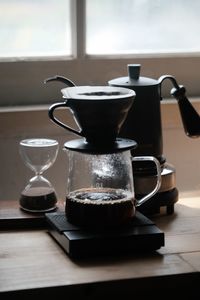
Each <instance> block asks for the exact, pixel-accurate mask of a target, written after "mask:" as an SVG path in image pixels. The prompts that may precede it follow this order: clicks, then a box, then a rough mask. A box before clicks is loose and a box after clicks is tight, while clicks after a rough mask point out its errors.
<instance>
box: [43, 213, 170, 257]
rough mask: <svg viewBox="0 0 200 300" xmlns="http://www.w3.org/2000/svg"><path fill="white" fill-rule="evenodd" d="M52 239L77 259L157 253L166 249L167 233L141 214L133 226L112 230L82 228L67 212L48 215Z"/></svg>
mask: <svg viewBox="0 0 200 300" xmlns="http://www.w3.org/2000/svg"><path fill="white" fill-rule="evenodd" d="M45 217H46V219H47V223H48V225H49V228H48V231H49V233H50V235H51V236H52V237H53V238H54V239H55V240H56V241H57V242H58V244H59V245H60V246H61V247H62V248H63V249H64V250H65V252H66V253H67V254H68V255H69V256H70V257H73V258H77V257H87V256H94V255H109V254H112V255H114V254H117V253H118V254H122V253H127V252H129V253H131V252H147V251H154V250H157V249H159V248H160V247H162V246H164V243H165V241H164V233H163V232H162V231H161V230H160V229H159V228H158V227H156V225H155V224H154V223H153V222H152V221H151V220H149V219H148V218H147V217H146V216H144V215H143V214H142V213H140V212H138V211H137V212H136V215H135V217H134V218H133V220H132V221H131V223H130V224H129V225H126V226H123V227H120V228H117V229H112V230H111V229H109V230H103V231H101V230H92V228H91V229H87V230H86V229H85V228H80V227H78V226H75V225H73V224H71V223H69V222H68V221H67V218H66V215H65V213H64V212H54V213H46V214H45Z"/></svg>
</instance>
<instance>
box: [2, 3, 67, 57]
mask: <svg viewBox="0 0 200 300" xmlns="http://www.w3.org/2000/svg"><path fill="white" fill-rule="evenodd" d="M69 54H71V29H70V0H59V1H58V0H0V57H20V56H25V57H26V56H56V55H69Z"/></svg>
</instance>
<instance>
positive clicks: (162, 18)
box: [86, 0, 200, 54]
mask: <svg viewBox="0 0 200 300" xmlns="http://www.w3.org/2000/svg"><path fill="white" fill-rule="evenodd" d="M199 12H200V1H199V0H193V1H190V0H176V1H174V0H168V1H164V0H123V1H121V0H109V1H108V0H101V1H99V0H86V16H87V17H86V20H87V22H86V37H87V42H86V52H87V53H88V54H120V53H127V54H128V53H138V54H140V53H179V52H199V51H200V26H199V20H200V15H199Z"/></svg>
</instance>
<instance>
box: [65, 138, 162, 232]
mask: <svg viewBox="0 0 200 300" xmlns="http://www.w3.org/2000/svg"><path fill="white" fill-rule="evenodd" d="M118 143H123V140H118ZM126 143H127V145H126V147H125V146H124V149H118V150H116V151H115V152H113V153H101V154H99V153H90V152H89V153H87V152H79V151H74V149H72V148H71V146H72V142H67V143H65V148H66V149H67V155H68V161H69V176H68V180H67V185H66V186H67V193H66V205H65V212H66V216H67V219H68V221H69V222H71V223H73V224H77V225H80V226H95V227H100V228H104V227H116V226H121V225H124V224H127V223H129V222H130V221H131V220H132V218H133V217H134V215H135V212H136V208H137V207H138V206H140V205H141V204H142V203H144V202H145V201H147V200H148V199H150V198H151V197H152V196H153V195H154V194H155V193H156V191H157V190H158V188H159V186H160V180H161V179H160V175H158V179H157V183H156V186H155V188H154V189H153V191H151V192H150V193H149V194H148V195H146V196H144V197H143V198H141V199H140V200H137V199H135V193H134V182H133V169H132V161H150V162H153V163H154V164H155V166H156V169H157V174H160V165H159V163H158V161H157V160H156V159H155V158H154V157H151V156H150V157H131V152H130V150H129V149H130V148H131V149H132V148H133V147H134V146H136V144H134V143H133V142H132V141H127V140H126ZM70 148H71V149H70ZM122 148H123V147H122Z"/></svg>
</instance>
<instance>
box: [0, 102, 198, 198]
mask: <svg viewBox="0 0 200 300" xmlns="http://www.w3.org/2000/svg"><path fill="white" fill-rule="evenodd" d="M194 105H195V108H196V109H197V110H198V111H200V103H199V102H195V103H194ZM161 108H162V126H163V143H164V153H163V154H164V155H165V156H166V158H167V162H169V163H171V164H173V165H174V167H175V169H176V181H177V188H178V190H179V191H180V192H188V191H192V190H200V156H199V152H200V138H197V139H191V138H189V137H187V136H186V135H185V133H184V131H183V126H182V123H181V120H180V115H179V111H178V107H177V103H176V102H174V103H173V102H170V104H169V103H162V105H161ZM59 117H60V118H63V120H65V121H66V120H67V119H68V120H70V123H72V120H71V118H70V116H69V113H68V112H67V111H66V110H63V109H62V110H60V111H59ZM29 137H49V138H55V139H57V140H58V141H59V144H60V150H59V153H58V157H57V160H56V162H55V164H54V165H53V166H52V167H51V168H50V169H49V170H47V171H46V172H45V174H44V175H46V177H47V178H48V179H49V180H50V181H51V183H52V184H53V185H54V187H55V188H56V191H57V193H58V195H59V198H60V199H64V198H65V189H66V182H67V174H68V167H67V155H66V153H64V151H63V150H62V148H63V145H64V142H66V141H67V140H69V139H72V138H75V136H73V135H70V134H69V133H68V132H67V131H66V130H64V129H63V128H61V127H59V126H57V125H56V124H54V123H53V122H52V121H51V120H50V119H49V117H48V106H43V107H29V108H23V107H21V108H20V109H14V108H10V109H6V108H4V109H1V110H0V168H1V172H0V200H1V199H5V200H10V199H18V198H19V195H20V192H21V191H22V189H23V188H24V186H25V185H26V184H27V181H28V180H29V178H30V177H31V176H32V175H33V173H32V172H31V171H30V170H29V169H28V168H27V167H25V165H24V163H23V161H22V160H21V158H20V156H19V141H20V140H21V139H24V138H29ZM199 197H200V194H199Z"/></svg>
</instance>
